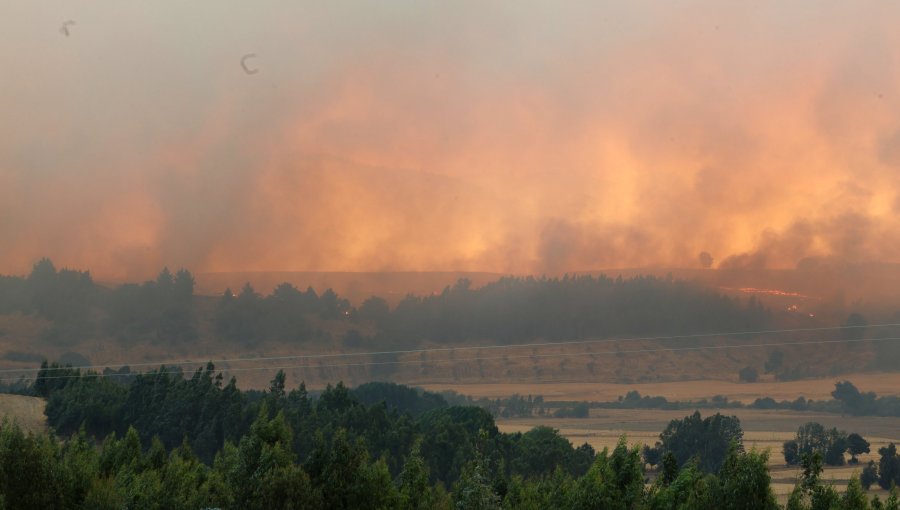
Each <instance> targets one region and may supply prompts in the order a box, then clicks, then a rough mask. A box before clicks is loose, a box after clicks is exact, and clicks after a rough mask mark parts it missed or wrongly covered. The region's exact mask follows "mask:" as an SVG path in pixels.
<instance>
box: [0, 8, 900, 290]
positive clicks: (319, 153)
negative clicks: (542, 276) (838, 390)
mask: <svg viewBox="0 0 900 510" xmlns="http://www.w3.org/2000/svg"><path fill="white" fill-rule="evenodd" d="M898 19H900V4H897V3H894V2H871V3H869V2H866V3H862V4H860V3H856V2H816V1H798V2H789V3H786V2H776V1H771V2H765V1H764V2H753V3H742V4H739V3H733V2H727V3H725V2H711V1H710V2H564V3H554V2H475V1H471V2H467V1H464V2H444V3H439V2H420V1H412V0H408V1H396V2H363V1H355V2H342V1H334V2H256V3H250V2H241V3H237V2H235V3H230V4H229V5H227V6H226V5H225V4H224V3H222V2H220V1H211V0H209V1H196V2H187V3H183V2H166V1H163V2H140V3H122V2H95V1H56V2H49V1H48V2H24V1H23V2H15V1H14V2H5V3H3V5H2V6H0V42H2V44H0V64H2V76H0V272H2V273H13V274H21V273H24V272H27V271H28V269H29V268H30V265H31V264H32V263H33V262H34V261H35V260H37V259H38V258H40V257H43V256H49V257H50V258H52V259H53V260H54V261H55V262H56V263H57V265H65V266H69V267H77V268H87V269H90V270H91V271H92V272H93V273H94V274H95V275H97V276H98V277H100V278H108V279H120V278H143V277H146V276H149V275H152V274H154V273H155V272H156V271H158V269H159V268H160V267H162V266H163V265H168V266H170V267H181V266H184V267H189V268H191V269H193V270H196V271H275V270H278V271H291V270H295V271H382V270H385V271H427V270H452V271H492V272H513V273H532V272H533V273H551V274H552V273H559V272H563V271H577V270H590V269H599V268H615V267H663V266H665V267H700V266H701V264H702V265H709V264H710V263H711V264H712V266H713V267H721V268H728V267H753V268H762V267H768V268H790V267H795V266H797V265H798V263H801V261H806V262H809V261H815V260H841V261H849V262H873V261H880V262H900V31H898V30H896V20H898ZM68 20H72V21H74V22H75V23H74V24H70V25H68V27H67V28H68V31H69V35H68V36H66V35H65V34H63V33H62V32H61V31H60V27H61V26H62V24H63V23H64V22H66V21H68ZM250 53H253V54H255V55H256V57H252V58H250V59H249V60H248V61H247V64H248V65H249V66H250V67H252V68H254V69H258V72H257V73H256V74H247V73H245V72H244V70H243V69H242V68H241V65H240V64H241V57H242V56H243V55H246V54H250ZM701 252H706V253H708V254H709V255H711V260H710V257H708V256H707V257H699V254H700V253H701Z"/></svg>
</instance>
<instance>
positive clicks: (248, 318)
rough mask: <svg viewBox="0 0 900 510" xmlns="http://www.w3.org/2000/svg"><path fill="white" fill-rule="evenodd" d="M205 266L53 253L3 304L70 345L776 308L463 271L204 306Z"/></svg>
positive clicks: (278, 292)
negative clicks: (443, 281) (418, 291)
mask: <svg viewBox="0 0 900 510" xmlns="http://www.w3.org/2000/svg"><path fill="white" fill-rule="evenodd" d="M194 286H195V282H194V277H193V275H192V274H191V273H190V272H189V271H187V270H185V269H181V270H178V271H176V272H174V273H172V272H170V271H169V270H168V269H163V270H162V271H161V272H160V274H159V275H158V276H157V278H156V279H154V280H150V281H147V282H144V283H142V284H123V285H118V286H115V287H114V288H107V287H104V286H101V285H98V284H96V283H94V281H93V279H92V278H91V275H90V273H89V272H85V271H77V270H70V269H61V270H57V269H56V267H55V266H54V265H53V263H52V262H51V261H49V260H47V259H44V260H42V261H40V262H38V263H37V264H35V266H34V269H33V270H32V272H31V273H30V274H29V275H28V276H27V277H13V276H2V277H0V314H2V313H12V312H19V313H25V314H34V315H36V316H39V317H41V318H42V319H45V320H47V321H49V323H50V326H49V327H48V328H46V329H45V330H44V332H43V333H42V339H43V340H45V341H47V342H50V343H53V344H56V345H63V346H64V345H68V344H73V343H76V342H78V341H80V340H83V339H85V338H110V339H114V340H117V341H119V342H122V343H124V344H130V343H135V342H155V343H172V344H175V343H183V342H190V341H192V340H194V339H196V338H197V336H198V332H199V331H201V330H205V329H207V328H203V327H201V326H204V324H202V323H203V321H211V323H210V324H209V325H210V327H209V328H208V329H209V330H211V331H212V332H213V334H214V335H215V336H216V337H217V338H218V339H219V340H220V341H223V342H229V343H232V344H236V345H241V346H245V347H254V346H258V345H260V344H262V343H265V342H286V343H291V344H296V345H304V344H306V345H309V344H314V343H315V342H316V341H317V340H321V339H322V337H323V335H326V334H327V332H326V331H323V327H322V326H323V324H327V323H328V321H337V322H341V323H343V324H345V325H346V327H344V328H343V330H345V331H346V333H345V334H344V335H343V337H342V338H341V339H340V340H341V342H342V344H343V345H344V346H345V347H348V348H358V347H364V346H372V345H377V346H379V347H380V348H388V347H406V346H411V345H418V344H420V343H422V342H425V341H430V342H437V343H445V344H446V343H459V342H465V341H473V340H474V341H478V340H492V341H496V342H500V343H504V342H521V341H526V340H530V339H535V338H542V339H549V340H563V339H576V338H587V337H592V338H605V337H612V336H623V335H663V334H665V335H678V334H689V333H703V332H720V331H721V332H727V331H747V330H751V331H752V330H758V329H763V328H765V327H767V326H768V325H769V324H770V322H771V313H770V312H769V311H768V310H766V309H765V308H764V307H763V306H762V305H761V304H760V303H759V302H758V301H756V299H755V298H752V297H751V298H750V299H748V300H747V301H745V302H741V301H740V300H738V299H735V298H730V297H728V296H725V295H723V294H720V293H717V292H715V291H713V290H710V289H707V288H704V287H702V286H700V285H697V284H693V283H688V282H683V281H678V280H673V279H671V278H656V277H652V276H638V277H633V278H628V279H622V278H621V277H619V278H615V279H614V278H609V277H606V276H599V277H594V276H590V275H586V276H565V277H563V278H533V277H508V278H503V279H500V280H498V281H496V282H493V283H490V284H487V285H485V286H483V287H480V288H475V289H473V288H472V287H471V284H470V283H469V282H468V281H467V280H460V281H459V282H457V283H456V284H455V285H453V286H449V287H447V288H445V289H444V291H443V292H441V293H438V294H435V295H428V296H414V295H408V296H406V297H405V298H404V299H402V300H401V301H400V302H399V303H398V304H397V305H396V306H394V307H393V308H392V307H390V306H389V305H388V303H387V301H386V300H384V299H383V298H381V297H377V296H373V297H371V298H369V299H367V300H366V301H364V302H363V303H361V304H359V306H357V307H354V306H351V304H350V303H349V302H348V301H347V300H346V299H343V298H342V297H340V296H338V295H337V294H336V293H334V292H333V291H332V290H331V289H326V290H324V291H321V292H320V293H317V292H316V291H315V290H314V289H312V288H308V289H306V290H300V289H297V288H295V287H293V286H292V285H290V284H288V283H284V284H282V285H280V286H278V287H277V288H275V289H274V290H273V291H272V293H271V294H269V295H266V296H263V295H260V294H259V293H258V292H256V291H255V290H254V289H253V288H252V287H251V286H250V285H249V284H247V285H245V286H244V287H243V288H242V289H240V290H239V291H238V292H232V290H231V289H228V290H226V291H225V292H224V293H223V295H221V296H220V297H218V298H214V299H215V305H214V311H213V314H212V317H206V316H199V315H198V313H197V310H196V301H197V299H199V297H198V296H195V295H194Z"/></svg>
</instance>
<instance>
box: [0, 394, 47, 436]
mask: <svg viewBox="0 0 900 510" xmlns="http://www.w3.org/2000/svg"><path fill="white" fill-rule="evenodd" d="M44 405H45V402H44V400H43V399H40V398H37V397H25V396H22V395H7V394H0V419H5V418H8V419H9V420H11V421H15V422H16V423H18V424H19V426H20V427H22V428H23V429H25V430H29V431H31V432H35V433H37V432H43V431H45V430H46V429H47V418H46V417H45V416H44Z"/></svg>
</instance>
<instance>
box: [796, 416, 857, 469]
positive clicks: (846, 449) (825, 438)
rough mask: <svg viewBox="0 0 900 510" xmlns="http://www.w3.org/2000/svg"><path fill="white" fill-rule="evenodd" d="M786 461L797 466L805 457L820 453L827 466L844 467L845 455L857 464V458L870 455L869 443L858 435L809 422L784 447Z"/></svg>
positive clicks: (852, 462)
mask: <svg viewBox="0 0 900 510" xmlns="http://www.w3.org/2000/svg"><path fill="white" fill-rule="evenodd" d="M783 452H784V461H785V462H786V463H787V464H789V465H796V464H798V463H799V462H800V460H801V459H802V458H803V456H804V455H808V454H811V453H818V454H820V455H821V456H822V459H823V461H824V462H825V464H828V465H829V466H843V465H844V462H845V461H846V459H845V458H844V454H845V453H850V463H851V464H856V463H857V460H856V456H857V455H860V454H862V453H869V443H868V441H866V440H865V439H863V437H862V436H860V435H859V434H856V433H852V434H849V435H848V434H847V432H845V431H843V430H838V429H837V428H831V429H827V428H825V427H824V426H822V424H820V423H816V422H809V423H806V424H804V425H801V426H800V428H799V429H798V430H797V436H796V438H795V439H792V440H790V441H786V442H785V443H784V446H783Z"/></svg>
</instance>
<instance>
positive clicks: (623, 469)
mask: <svg viewBox="0 0 900 510" xmlns="http://www.w3.org/2000/svg"><path fill="white" fill-rule="evenodd" d="M297 434H298V432H297V431H295V430H293V429H292V427H291V426H290V424H289V419H288V418H287V417H286V414H285V412H284V411H283V410H282V411H278V412H277V413H276V414H275V415H274V416H271V413H270V409H268V408H267V406H266V405H263V406H261V407H260V409H259V413H258V414H257V416H256V417H255V419H254V420H253V422H252V424H251V425H250V427H249V429H248V430H247V431H246V433H245V434H243V435H242V436H241V437H240V438H238V439H237V440H236V441H234V442H232V441H229V442H227V443H225V445H224V446H223V447H222V448H221V449H220V450H219V451H217V452H216V455H215V459H214V461H213V462H212V464H207V463H204V462H202V461H201V460H200V459H199V458H198V457H197V456H196V455H195V454H194V452H193V449H192V447H191V445H190V443H189V442H187V441H184V442H183V443H182V444H180V445H179V446H178V447H176V448H174V449H172V450H170V451H167V449H166V448H165V447H164V445H163V444H162V442H161V441H159V440H158V439H152V440H151V441H150V443H149V444H144V442H143V441H142V440H141V434H140V433H139V432H138V431H137V430H136V429H134V428H129V429H128V430H127V431H126V432H125V434H124V435H120V436H117V435H114V434H111V435H109V436H108V437H106V438H105V439H104V440H103V441H102V443H101V444H100V445H99V446H95V445H94V443H93V442H92V441H91V440H90V438H89V437H88V436H87V435H86V434H85V433H84V431H81V432H79V433H77V434H75V435H73V436H71V437H70V438H68V439H66V440H64V441H58V440H57V439H56V438H54V437H52V436H47V435H43V434H42V435H33V434H31V433H28V434H25V433H24V432H23V431H22V430H21V429H20V428H19V427H18V426H17V425H15V424H12V423H10V422H8V421H4V422H3V423H2V424H0V507H2V508H47V509H54V508H60V509H72V508H83V509H88V508H89V509H118V508H134V509H196V508H212V507H216V508H223V509H301V508H315V509H320V508H321V509H350V508H353V509H380V508H399V509H450V508H465V509H540V508H558V509H588V508H610V509H623V510H624V509H654V510H655V509H659V510H663V509H698V510H705V509H748V510H750V509H754V510H756V509H763V510H765V509H773V510H774V509H777V508H779V505H778V504H777V502H776V498H775V495H774V493H773V492H772V488H771V479H770V476H769V472H768V469H767V461H768V459H767V454H766V453H759V452H756V451H751V452H746V453H745V452H741V451H740V450H739V449H738V448H736V447H735V446H734V445H732V446H731V447H730V448H729V449H728V450H727V452H726V454H725V456H724V459H723V462H722V465H721V467H720V469H718V470H717V471H716V472H715V473H704V472H703V471H702V470H701V469H699V468H698V465H697V463H695V462H689V463H687V464H686V465H684V466H682V467H681V468H678V467H677V466H676V465H674V464H671V463H668V464H666V465H665V466H664V467H663V468H662V470H661V472H660V473H659V475H658V476H657V477H656V478H655V481H653V482H652V483H649V484H648V483H647V481H646V474H645V470H644V468H645V466H644V464H643V461H642V459H641V456H640V452H639V450H638V448H637V447H632V448H629V447H628V446H627V445H626V443H625V440H624V438H623V439H622V440H620V441H619V444H618V445H617V446H616V447H615V448H614V449H613V450H612V451H608V450H604V451H602V452H601V453H600V454H598V455H596V456H594V458H593V459H591V461H590V462H589V467H588V469H587V470H586V471H584V472H583V473H582V474H580V475H572V474H570V473H568V472H566V471H565V470H562V469H560V468H559V467H558V466H559V465H560V462H561V458H560V457H559V451H560V449H561V448H563V449H564V446H565V445H563V443H568V442H567V441H565V439H561V438H559V437H558V436H556V435H555V434H553V433H550V432H548V431H547V430H546V429H538V431H537V432H536V433H535V437H534V438H533V441H532V442H531V443H530V444H529V445H528V449H529V450H533V451H534V453H533V454H532V455H524V456H522V457H521V458H520V459H517V462H523V463H528V462H531V463H533V464H531V465H530V466H523V467H521V468H517V470H518V471H526V472H527V471H535V470H539V471H540V472H541V474H540V475H532V476H523V475H520V474H514V475H511V476H510V475H506V474H504V472H503V471H502V470H497V469H495V468H494V467H492V465H491V464H492V462H491V459H490V454H489V453H488V451H487V449H488V447H487V444H488V443H490V439H489V437H488V433H487V432H486V431H485V430H484V429H481V430H480V431H479V432H478V435H477V437H476V441H475V443H474V453H473V454H472V456H471V458H470V459H469V460H467V461H466V462H465V463H464V465H463V466H462V468H461V470H460V476H459V477H458V478H457V480H456V481H455V482H454V483H453V484H451V485H449V486H447V485H444V484H441V483H434V482H432V481H431V480H432V479H433V473H432V471H431V469H432V467H431V466H430V465H429V464H428V462H427V461H426V459H425V458H424V457H423V455H422V449H423V448H424V447H425V446H424V444H423V442H422V440H421V439H418V440H417V441H416V442H414V443H413V445H412V447H411V448H410V449H409V450H408V451H407V452H405V455H404V456H403V459H402V465H401V467H400V469H399V472H398V473H396V474H392V473H391V471H390V469H389V466H388V464H387V463H386V461H385V459H384V457H380V458H377V457H373V456H372V455H370V454H369V453H368V450H367V448H366V446H365V443H364V441H363V440H361V439H359V438H356V439H354V438H352V437H351V435H350V434H348V432H347V431H346V430H345V429H343V428H339V429H337V430H336V431H335V432H334V434H332V435H331V437H330V438H328V439H324V437H323V435H322V434H316V437H317V441H316V445H315V447H314V449H313V451H312V452H311V454H310V455H309V457H308V458H307V460H306V461H304V462H298V459H297V456H296V454H295V453H294V452H292V451H291V449H290V445H291V444H292V443H293V442H294V440H295V437H296V435H297ZM420 437H425V436H420ZM548 464H549V465H550V466H553V465H555V466H557V467H556V468H555V469H551V470H548V469H547V465H548ZM801 467H802V472H801V476H800V479H799V481H798V483H797V485H796V486H795V488H794V490H793V492H792V493H791V495H790V499H789V500H788V502H787V505H786V507H785V508H788V509H791V510H805V509H810V510H812V509H818V508H822V509H836V510H838V509H848V510H851V509H852V510H857V509H859V510H865V509H891V510H897V509H898V508H900V503H898V494H897V492H896V491H894V492H892V493H891V495H890V496H889V498H888V499H887V500H886V501H881V500H880V499H879V498H878V497H877V496H875V497H873V499H872V500H871V501H870V500H869V499H868V497H867V496H866V494H865V493H864V492H863V489H862V484H861V482H860V480H859V478H858V477H855V476H854V477H853V478H852V479H851V481H850V483H849V485H848V487H847V490H846V492H845V493H843V494H840V493H838V492H837V490H836V489H835V488H834V486H833V485H830V484H828V483H826V482H823V481H822V476H821V475H822V462H821V457H820V456H819V454H818V453H814V454H812V455H806V456H804V458H803V461H802V466H801Z"/></svg>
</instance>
